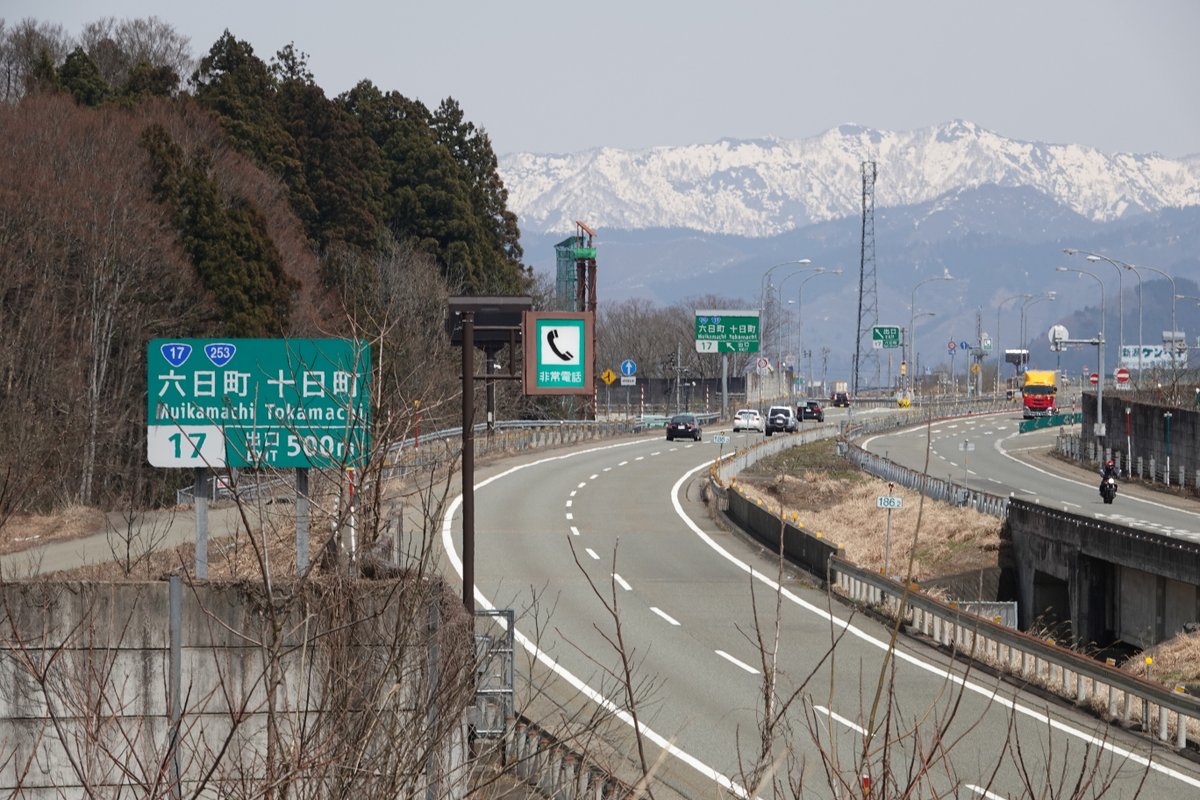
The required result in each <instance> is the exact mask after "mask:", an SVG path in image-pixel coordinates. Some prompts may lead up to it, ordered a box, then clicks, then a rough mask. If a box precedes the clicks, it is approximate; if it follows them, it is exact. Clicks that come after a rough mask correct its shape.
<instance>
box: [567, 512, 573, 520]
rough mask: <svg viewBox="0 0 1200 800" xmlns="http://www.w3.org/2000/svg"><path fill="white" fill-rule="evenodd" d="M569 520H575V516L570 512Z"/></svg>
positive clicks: (568, 513) (568, 514)
mask: <svg viewBox="0 0 1200 800" xmlns="http://www.w3.org/2000/svg"><path fill="white" fill-rule="evenodd" d="M567 519H575V515H574V514H572V513H571V512H570V511H568V512H567Z"/></svg>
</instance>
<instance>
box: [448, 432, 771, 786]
mask: <svg viewBox="0 0 1200 800" xmlns="http://www.w3.org/2000/svg"><path fill="white" fill-rule="evenodd" d="M630 444H640V441H639V442H624V443H621V444H611V445H603V446H601V447H593V448H589V449H587V450H579V451H576V452H573V453H567V454H565V455H561V456H550V457H548V458H543V459H539V460H538V461H532V462H530V463H528V464H521V465H518V466H515V467H512V468H511V469H508V470H505V471H504V472H501V473H499V474H497V475H493V476H492V477H490V478H487V479H486V480H483V481H480V482H479V483H477V484H475V487H476V488H481V487H483V486H486V485H488V484H489V483H491V482H492V481H495V480H499V479H500V478H503V477H506V476H508V475H510V474H512V473H514V472H516V471H518V470H522V469H525V468H526V467H532V466H535V465H537V464H544V463H547V462H550V461H559V460H562V459H564V458H571V457H573V456H576V455H582V454H584V453H593V452H597V451H601V450H608V449H611V448H614V447H625V446H628V445H630ZM708 466H709V462H708V461H707V460H706V461H705V463H704V464H702V465H701V466H700V467H697V469H701V468H707V467H708ZM689 474H691V473H689ZM461 505H462V495H461V494H460V495H458V496H456V497H455V498H454V500H452V501H451V503H450V506H449V507H448V508H447V509H446V513H445V515H444V516H443V517H442V548H443V549H444V550H445V551H446V558H447V559H449V561H450V566H452V567H453V568H454V570H455V571H456V572H457V573H458V577H459V580H462V571H463V565H462V558H461V557H460V556H459V555H458V551H457V550H455V549H454V530H453V528H454V514H455V512H456V511H458V509H459V507H460V506H461ZM473 591H474V596H475V602H476V603H478V604H479V605H480V607H481V608H483V609H485V610H487V611H495V610H496V607H495V606H494V605H492V602H491V601H490V600H488V599H487V598H486V597H484V595H483V592H481V591H479V587H478V586H476V587H475V588H474V590H473ZM513 638H514V639H516V641H517V642H518V643H519V644H520V645H521V646H522V647H524V648H525V650H526V651H527V652H528V653H529V654H530V655H532V656H533V657H534V658H536V659H537V660H538V661H539V662H541V663H542V664H543V665H544V666H545V667H546V668H548V669H550V670H553V671H554V673H555V674H556V675H558V676H559V677H560V678H562V679H563V680H564V681H566V682H567V683H568V684H570V685H571V686H572V687H573V688H574V689H575V690H576V691H578V692H579V693H580V694H582V695H583V696H584V697H586V698H588V699H589V700H591V701H592V702H593V703H595V704H596V705H598V706H600V707H601V708H603V709H604V710H605V711H608V712H609V713H611V714H612V715H613V716H615V717H616V718H617V719H619V720H621V721H622V722H624V723H625V724H626V725H628V726H629V727H631V728H632V727H634V722H633V716H632V715H630V713H629V712H628V711H626V710H625V709H623V708H621V707H620V706H618V705H617V704H616V703H615V702H613V701H612V700H610V699H608V698H607V697H605V696H604V695H603V694H601V693H600V692H598V691H596V690H595V689H593V688H592V687H591V686H589V685H587V684H586V683H584V681H583V680H582V679H580V678H579V677H578V676H576V675H575V673H573V672H571V671H570V670H569V669H567V668H566V667H564V666H562V665H561V664H559V663H558V662H557V661H555V660H554V659H553V658H551V657H550V655H549V654H547V653H546V652H544V651H543V650H542V649H541V648H539V647H538V646H537V644H535V643H534V641H533V640H532V639H530V638H529V637H528V636H526V635H525V634H523V633H521V631H520V630H514V631H513ZM637 729H638V730H639V731H640V732H641V734H642V735H643V736H645V737H646V738H647V739H649V740H650V741H651V742H653V743H654V744H655V745H657V746H658V747H660V748H662V749H663V750H666V751H667V752H668V753H670V754H671V755H673V756H675V757H676V758H678V759H679V760H680V761H682V762H683V763H685V764H687V765H688V766H689V767H691V768H692V769H694V770H696V771H697V772H699V773H700V774H701V775H703V776H704V777H706V778H709V779H710V780H712V781H713V782H715V783H716V784H718V785H719V786H721V787H723V788H725V789H727V790H729V791H730V792H732V793H733V794H734V795H736V796H737V797H741V798H749V794H748V793H747V792H746V790H745V789H743V788H742V787H741V786H740V785H739V784H736V783H734V782H733V781H732V780H730V779H729V778H728V777H727V776H726V775H723V774H721V773H720V772H717V770H715V769H713V768H712V767H710V766H709V765H708V764H705V763H704V762H703V761H701V760H700V759H698V758H696V757H695V756H694V755H692V754H691V753H689V752H687V751H686V750H682V749H680V748H679V747H677V746H676V745H675V744H674V743H673V742H671V741H670V740H668V739H667V738H666V737H665V736H663V735H662V734H660V733H658V732H657V731H655V730H653V729H652V728H650V727H649V726H647V725H646V724H645V723H644V722H638V724H637Z"/></svg>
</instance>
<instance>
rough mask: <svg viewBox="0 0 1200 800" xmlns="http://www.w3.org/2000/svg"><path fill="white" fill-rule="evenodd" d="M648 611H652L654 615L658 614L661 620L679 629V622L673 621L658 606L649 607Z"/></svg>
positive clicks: (672, 618) (673, 619)
mask: <svg viewBox="0 0 1200 800" xmlns="http://www.w3.org/2000/svg"><path fill="white" fill-rule="evenodd" d="M650 610H651V611H653V612H654V613H655V614H658V615H659V616H660V617H662V618H663V619H665V620H666V621H667V623H668V624H670V625H674V626H675V627H676V628H678V627H679V620H677V619H675V618H674V617H672V616H671V615H670V614H668V613H667V612H665V611H663V610H662V609H661V608H659V607H658V606H650Z"/></svg>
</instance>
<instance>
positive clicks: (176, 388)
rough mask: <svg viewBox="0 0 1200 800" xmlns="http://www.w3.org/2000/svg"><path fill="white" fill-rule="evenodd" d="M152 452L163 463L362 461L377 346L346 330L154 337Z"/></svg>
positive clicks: (150, 361)
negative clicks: (321, 335)
mask: <svg viewBox="0 0 1200 800" xmlns="http://www.w3.org/2000/svg"><path fill="white" fill-rule="evenodd" d="M146 368H147V373H146V387H147V391H146V395H147V397H146V399H147V408H146V455H147V459H148V460H149V462H150V463H151V464H152V465H154V466H156V467H277V468H309V467H314V468H329V467H350V466H356V465H361V463H362V462H363V461H364V460H365V459H366V454H367V450H368V447H369V444H370V425H369V422H370V419H369V415H370V392H369V382H370V375H371V351H370V349H369V348H368V346H367V344H366V342H362V341H352V340H348V339H219V340H218V339H154V340H152V341H151V342H150V343H149V345H147V347H146Z"/></svg>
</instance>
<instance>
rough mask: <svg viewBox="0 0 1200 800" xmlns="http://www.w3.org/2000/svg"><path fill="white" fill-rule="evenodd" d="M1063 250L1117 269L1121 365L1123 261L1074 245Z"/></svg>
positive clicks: (1123, 328)
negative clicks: (1079, 248) (1080, 248)
mask: <svg viewBox="0 0 1200 800" xmlns="http://www.w3.org/2000/svg"><path fill="white" fill-rule="evenodd" d="M1063 252H1064V253H1066V254H1067V255H1069V256H1074V255H1080V256H1083V257H1084V258H1086V259H1087V260H1088V261H1090V262H1092V263H1093V264H1095V263H1098V262H1100V261H1103V262H1104V263H1106V264H1109V265H1110V266H1112V267H1113V269H1115V270H1116V271H1117V366H1118V367H1119V366H1122V364H1121V361H1122V359H1123V358H1124V357H1125V270H1124V267H1125V262H1124V261H1120V260H1118V259H1115V258H1109V257H1108V256H1106V255H1102V254H1100V253H1089V252H1088V251H1086V250H1076V249H1075V248H1074V247H1065V248H1063ZM1138 344H1139V345H1140V344H1141V342H1138Z"/></svg>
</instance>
